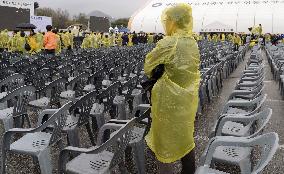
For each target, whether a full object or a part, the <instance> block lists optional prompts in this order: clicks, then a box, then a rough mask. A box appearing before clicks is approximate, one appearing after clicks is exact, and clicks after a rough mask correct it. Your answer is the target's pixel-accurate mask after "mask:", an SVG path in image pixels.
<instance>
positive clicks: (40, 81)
mask: <svg viewBox="0 0 284 174" xmlns="http://www.w3.org/2000/svg"><path fill="white" fill-rule="evenodd" d="M31 78H32V79H31V80H32V83H33V85H34V86H35V87H36V88H37V89H38V90H40V89H42V88H44V87H45V84H46V83H47V82H49V81H51V71H50V69H42V70H40V71H38V72H36V73H35V74H34V75H33V77H31Z"/></svg>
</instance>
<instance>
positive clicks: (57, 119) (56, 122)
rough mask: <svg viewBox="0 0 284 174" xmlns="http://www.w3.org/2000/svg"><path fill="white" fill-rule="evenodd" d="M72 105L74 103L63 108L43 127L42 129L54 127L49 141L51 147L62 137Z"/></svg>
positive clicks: (69, 103)
mask: <svg viewBox="0 0 284 174" xmlns="http://www.w3.org/2000/svg"><path fill="white" fill-rule="evenodd" d="M71 105H72V102H68V103H67V104H65V105H64V106H62V107H61V108H60V109H59V110H58V111H57V112H55V113H54V114H53V115H52V116H51V117H49V119H48V120H47V121H46V122H45V123H43V125H41V127H47V126H49V125H53V132H52V136H51V138H50V141H49V145H53V144H55V143H57V142H58V141H59V140H60V139H61V136H62V129H63V128H64V126H65V124H66V120H67V115H68V111H69V109H70V107H71Z"/></svg>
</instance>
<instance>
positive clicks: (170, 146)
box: [144, 4, 200, 174]
mask: <svg viewBox="0 0 284 174" xmlns="http://www.w3.org/2000/svg"><path fill="white" fill-rule="evenodd" d="M162 23H163V24H164V28H165V32H166V37H165V38H164V39H162V40H161V41H159V42H158V44H157V46H156V48H155V49H154V50H153V51H152V52H151V53H149V54H148V55H147V57H146V60H145V65H144V69H145V74H146V75H147V76H148V77H149V78H151V79H153V80H154V81H155V80H156V83H155V84H154V86H153V88H152V90H151V103H152V107H151V111H152V113H151V115H152V123H151V128H150V132H149V133H148V135H147V136H146V138H145V139H146V142H147V145H148V146H149V147H150V149H151V150H152V151H153V152H154V153H155V156H156V157H157V159H158V160H159V161H160V163H159V173H161V174H172V173H173V171H172V168H173V167H172V166H170V165H169V164H170V163H174V162H175V161H177V160H180V159H181V161H182V174H194V172H195V153H194V148H195V143H194V121H195V116H196V113H197V108H198V101H199V84H200V71H199V66H200V54H199V50H198V45H197V42H196V41H195V39H194V38H193V36H192V29H193V18H192V8H191V6H190V5H188V4H177V5H175V6H173V7H170V8H168V9H166V10H165V11H164V12H163V15H162ZM162 70H163V73H162V74H161V73H160V72H161V71H162ZM157 72H159V74H157ZM151 81H152V80H151ZM145 87H146V86H144V88H145ZM148 89H151V87H150V88H148Z"/></svg>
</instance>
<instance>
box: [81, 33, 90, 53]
mask: <svg viewBox="0 0 284 174" xmlns="http://www.w3.org/2000/svg"><path fill="white" fill-rule="evenodd" d="M81 48H83V49H87V48H92V41H91V37H90V35H89V34H86V36H85V38H84V40H83V43H82V45H81Z"/></svg>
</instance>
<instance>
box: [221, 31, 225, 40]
mask: <svg viewBox="0 0 284 174" xmlns="http://www.w3.org/2000/svg"><path fill="white" fill-rule="evenodd" d="M225 40H226V36H225V34H224V33H223V34H222V35H221V41H222V42H225Z"/></svg>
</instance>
